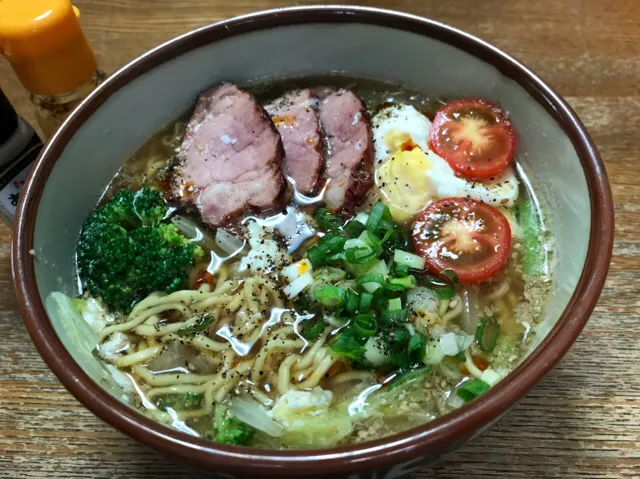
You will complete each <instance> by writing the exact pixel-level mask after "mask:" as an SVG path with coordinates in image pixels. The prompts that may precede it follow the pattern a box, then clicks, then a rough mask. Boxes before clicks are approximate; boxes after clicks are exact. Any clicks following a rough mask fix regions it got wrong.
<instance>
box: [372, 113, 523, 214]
mask: <svg viewBox="0 0 640 479" xmlns="http://www.w3.org/2000/svg"><path fill="white" fill-rule="evenodd" d="M372 123H373V135H374V141H375V159H376V162H375V163H376V168H377V169H378V170H379V171H378V172H377V173H381V172H383V170H384V168H383V169H382V170H381V169H380V166H382V165H383V164H384V163H385V162H387V161H391V160H392V159H393V156H394V154H395V155H400V154H402V150H403V149H406V148H407V144H408V143H407V142H408V141H409V143H412V144H413V145H414V147H415V146H417V147H418V148H419V149H420V150H422V152H424V153H425V154H426V158H427V161H426V162H425V161H421V162H420V164H419V165H417V168H416V171H415V172H411V177H406V178H405V177H402V178H393V181H395V182H396V183H397V182H401V183H402V184H408V185H411V184H419V185H420V188H424V185H425V182H424V177H425V176H426V178H427V185H428V190H429V191H428V192H427V193H423V194H422V195H421V196H422V199H423V200H425V204H424V207H426V206H427V204H428V203H429V202H430V201H432V200H438V199H443V198H450V197H470V198H473V199H476V200H479V201H484V202H485V203H488V204H490V205H492V206H496V207H498V206H501V207H504V208H512V207H513V205H514V204H515V201H516V199H517V198H518V193H519V192H518V189H519V182H518V179H517V178H516V176H515V172H514V169H513V166H508V167H507V168H506V169H504V170H503V171H502V172H500V173H499V174H497V175H496V176H495V177H494V178H492V179H487V180H483V181H471V180H466V179H464V178H460V177H458V176H456V174H455V172H454V171H453V169H452V168H451V167H450V166H449V164H448V163H447V162H446V160H444V159H443V158H441V157H440V156H438V155H437V154H436V153H435V152H433V151H432V150H431V149H430V148H429V136H430V134H431V122H430V121H429V119H428V118H427V117H426V116H424V115H423V114H422V113H420V112H419V111H418V110H416V109H415V108H414V107H413V106H411V105H405V104H395V105H392V106H388V107H386V108H383V109H382V110H380V111H379V112H378V113H377V114H376V115H375V116H374V117H373V121H372ZM407 170H408V169H407V168H405V171H407ZM379 176H380V175H379V174H377V175H376V179H377V180H378V179H379V180H380V181H379V183H378V186H379V187H380V186H381V184H384V183H385V179H384V178H379ZM387 180H388V179H387ZM387 183H388V181H387ZM381 191H382V197H383V198H384V199H386V201H385V202H387V203H388V206H389V207H390V208H391V209H392V212H393V211H394V207H395V209H396V211H398V210H399V209H402V208H403V207H404V204H402V205H400V204H392V200H393V199H392V198H390V197H388V196H385V194H384V188H381Z"/></svg>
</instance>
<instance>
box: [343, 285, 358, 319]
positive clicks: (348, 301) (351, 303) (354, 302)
mask: <svg viewBox="0 0 640 479" xmlns="http://www.w3.org/2000/svg"><path fill="white" fill-rule="evenodd" d="M358 306H360V298H359V297H358V294H357V293H355V292H353V291H351V290H350V289H348V290H347V293H346V295H345V301H344V307H345V309H346V310H347V311H348V312H350V313H355V312H356V311H357V310H358Z"/></svg>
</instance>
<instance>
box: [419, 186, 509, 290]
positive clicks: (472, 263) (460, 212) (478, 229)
mask: <svg viewBox="0 0 640 479" xmlns="http://www.w3.org/2000/svg"><path fill="white" fill-rule="evenodd" d="M413 244H414V245H415V248H416V252H417V253H418V254H419V255H421V256H423V257H424V258H425V259H426V260H427V267H428V268H429V271H430V272H431V273H433V274H436V275H438V276H440V277H442V278H445V277H446V275H443V273H442V271H444V270H452V271H453V272H454V273H455V274H456V275H457V276H458V279H459V280H460V282H462V283H478V282H480V281H483V280H485V279H487V278H490V277H491V276H493V275H494V274H496V273H497V272H498V271H500V269H501V268H502V266H504V264H505V263H506V261H507V258H508V257H509V252H510V251H511V227H510V226H509V221H508V220H507V218H505V216H504V215H503V214H502V213H500V211H498V210H497V209H496V208H494V207H493V206H489V205H488V204H486V203H482V202H481V201H478V200H473V199H471V198H446V199H444V200H440V201H436V202H434V203H431V204H430V205H429V206H428V207H427V208H426V209H425V210H424V211H422V213H420V216H418V219H417V220H416V221H415V223H414V224H413Z"/></svg>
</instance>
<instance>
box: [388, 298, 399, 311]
mask: <svg viewBox="0 0 640 479" xmlns="http://www.w3.org/2000/svg"><path fill="white" fill-rule="evenodd" d="M387 309H388V310H389V311H397V310H399V309H402V300H401V299H400V298H393V299H390V300H389V306H388V307H387Z"/></svg>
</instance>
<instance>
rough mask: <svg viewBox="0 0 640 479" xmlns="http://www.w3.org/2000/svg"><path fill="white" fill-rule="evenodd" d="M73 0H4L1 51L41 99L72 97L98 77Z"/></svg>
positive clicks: (0, 9)
mask: <svg viewBox="0 0 640 479" xmlns="http://www.w3.org/2000/svg"><path fill="white" fill-rule="evenodd" d="M79 16H80V12H79V11H78V9H77V8H75V7H73V6H72V5H71V3H70V2H69V0H0V52H1V53H2V54H3V55H4V56H5V57H7V59H8V60H9V63H11V66H12V67H13V70H14V71H15V72H16V75H17V76H18V78H19V79H20V81H21V82H22V84H23V85H24V87H25V88H26V89H27V90H29V91H30V92H32V93H35V94H37V95H59V94H63V93H69V92H71V91H73V90H75V89H76V88H78V87H79V86H81V85H83V84H84V83H86V82H87V81H89V80H90V79H91V77H93V75H94V74H95V72H96V69H97V64H96V57H95V55H94V53H93V50H91V47H90V46H89V43H88V42H87V39H86V37H85V36H84V33H83V32H82V28H81V27H80V21H79V20H78V17H79Z"/></svg>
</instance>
